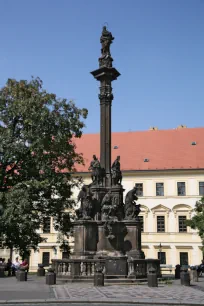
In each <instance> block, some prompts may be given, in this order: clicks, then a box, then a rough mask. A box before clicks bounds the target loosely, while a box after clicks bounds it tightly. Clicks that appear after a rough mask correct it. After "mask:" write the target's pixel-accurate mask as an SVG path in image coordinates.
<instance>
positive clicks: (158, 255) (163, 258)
mask: <svg viewBox="0 0 204 306" xmlns="http://www.w3.org/2000/svg"><path fill="white" fill-rule="evenodd" d="M160 253H161V260H160ZM163 255H164V256H163ZM157 258H158V259H159V260H160V265H166V252H159V251H158V252H157Z"/></svg>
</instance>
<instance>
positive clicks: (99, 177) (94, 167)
mask: <svg viewBox="0 0 204 306" xmlns="http://www.w3.org/2000/svg"><path fill="white" fill-rule="evenodd" d="M88 170H89V171H90V170H91V171H92V173H91V179H92V182H93V183H98V184H100V183H102V182H103V177H104V174H103V169H102V168H101V164H100V162H99V160H98V158H97V157H96V155H93V160H92V161H91V163H90V166H89V169H88Z"/></svg>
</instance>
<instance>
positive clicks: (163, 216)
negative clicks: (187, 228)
mask: <svg viewBox="0 0 204 306" xmlns="http://www.w3.org/2000/svg"><path fill="white" fill-rule="evenodd" d="M156 217H157V227H156V229H157V233H165V232H166V224H165V223H166V222H165V215H157V216H156ZM159 218H163V222H164V226H161V221H160V223H159V222H158V219H159ZM158 225H160V229H161V228H162V227H163V228H164V230H158V229H159V227H158Z"/></svg>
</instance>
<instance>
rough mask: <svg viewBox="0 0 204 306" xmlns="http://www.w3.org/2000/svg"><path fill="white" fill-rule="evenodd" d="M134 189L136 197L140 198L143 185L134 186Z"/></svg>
mask: <svg viewBox="0 0 204 306" xmlns="http://www.w3.org/2000/svg"><path fill="white" fill-rule="evenodd" d="M135 187H136V195H137V196H138V197H142V196H143V184H142V183H140V184H135Z"/></svg>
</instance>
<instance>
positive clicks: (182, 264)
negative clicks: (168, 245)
mask: <svg viewBox="0 0 204 306" xmlns="http://www.w3.org/2000/svg"><path fill="white" fill-rule="evenodd" d="M181 254H182V255H183V254H185V255H187V263H182V262H181ZM188 255H189V254H188V252H179V262H180V265H181V266H185V265H186V266H187V265H189V256H188Z"/></svg>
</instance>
